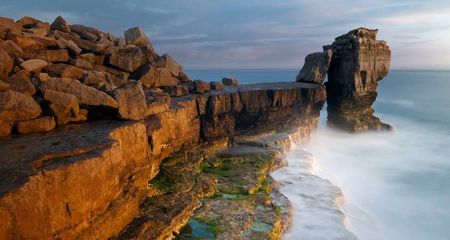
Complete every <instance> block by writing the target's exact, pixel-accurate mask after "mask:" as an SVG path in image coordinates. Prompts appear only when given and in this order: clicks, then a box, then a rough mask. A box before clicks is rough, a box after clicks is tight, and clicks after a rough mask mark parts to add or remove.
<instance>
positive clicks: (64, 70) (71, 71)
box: [46, 63, 84, 79]
mask: <svg viewBox="0 0 450 240" xmlns="http://www.w3.org/2000/svg"><path fill="white" fill-rule="evenodd" d="M46 70H47V73H48V74H49V75H50V76H52V77H62V78H76V79H80V78H81V77H82V76H83V74H84V71H83V69H80V68H77V67H74V66H72V65H69V64H64V63H57V64H50V66H48V67H47V69H46Z"/></svg>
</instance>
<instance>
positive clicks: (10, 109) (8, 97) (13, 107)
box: [0, 90, 41, 122]
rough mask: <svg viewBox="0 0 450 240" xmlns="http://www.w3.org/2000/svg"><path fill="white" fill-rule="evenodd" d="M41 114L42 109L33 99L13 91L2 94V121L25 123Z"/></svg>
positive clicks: (0, 102) (0, 112)
mask: <svg viewBox="0 0 450 240" xmlns="http://www.w3.org/2000/svg"><path fill="white" fill-rule="evenodd" d="M40 114H41V107H40V106H39V104H37V103H36V101H34V99H33V98H32V97H30V96H28V95H26V94H22V93H19V92H16V91H13V90H6V91H4V92H0V120H4V121H8V122H14V121H24V120H30V119H33V118H36V117H38V116H39V115H40Z"/></svg>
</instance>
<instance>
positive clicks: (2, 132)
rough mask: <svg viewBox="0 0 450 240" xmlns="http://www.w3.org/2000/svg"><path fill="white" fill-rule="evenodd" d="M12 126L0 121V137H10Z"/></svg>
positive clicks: (10, 123) (9, 123)
mask: <svg viewBox="0 0 450 240" xmlns="http://www.w3.org/2000/svg"><path fill="white" fill-rule="evenodd" d="M13 125H14V124H13V123H12V122H7V121H3V120H0V137H7V136H9V135H11V131H12V127H13Z"/></svg>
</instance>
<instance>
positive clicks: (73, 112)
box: [44, 89, 80, 125]
mask: <svg viewBox="0 0 450 240" xmlns="http://www.w3.org/2000/svg"><path fill="white" fill-rule="evenodd" d="M44 99H45V100H46V101H49V102H50V105H49V107H50V110H51V111H52V113H53V115H54V116H55V117H56V121H57V123H58V125H64V124H66V123H68V122H69V121H70V119H71V118H73V117H77V116H78V113H79V110H80V107H79V105H78V100H77V98H76V97H75V96H74V95H72V94H67V93H63V92H58V91H53V90H50V89H47V90H45V91H44Z"/></svg>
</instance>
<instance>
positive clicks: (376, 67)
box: [327, 28, 391, 132]
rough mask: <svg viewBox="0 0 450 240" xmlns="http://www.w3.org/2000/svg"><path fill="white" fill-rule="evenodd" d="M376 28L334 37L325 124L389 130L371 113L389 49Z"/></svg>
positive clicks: (353, 31)
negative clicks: (378, 36) (380, 39)
mask: <svg viewBox="0 0 450 240" xmlns="http://www.w3.org/2000/svg"><path fill="white" fill-rule="evenodd" d="M377 32H378V30H370V29H366V28H358V29H355V30H352V31H350V32H348V33H347V34H344V35H342V36H340V37H337V38H336V40H335V42H334V43H333V45H332V46H331V48H332V49H333V59H332V61H331V65H330V69H329V72H328V83H327V94H328V100H327V102H328V123H329V125H330V126H335V127H339V128H342V129H345V130H347V131H351V132H360V131H365V130H382V129H391V127H390V126H389V125H387V124H385V123H382V122H381V121H380V120H379V119H378V118H377V117H375V116H374V115H373V112H374V111H373V109H372V108H371V106H372V104H373V102H374V101H375V99H376V96H377V92H376V89H377V86H378V81H380V80H382V79H383V78H384V77H385V76H386V75H387V74H388V72H389V67H390V61H391V51H390V50H389V47H388V46H387V44H386V42H384V41H379V40H377V39H376V34H377Z"/></svg>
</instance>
